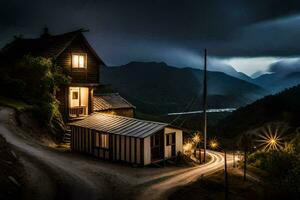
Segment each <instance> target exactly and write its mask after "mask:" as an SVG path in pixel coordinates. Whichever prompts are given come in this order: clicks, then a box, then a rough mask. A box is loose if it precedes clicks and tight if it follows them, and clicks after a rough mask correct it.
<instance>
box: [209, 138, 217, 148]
mask: <svg viewBox="0 0 300 200" xmlns="http://www.w3.org/2000/svg"><path fill="white" fill-rule="evenodd" d="M209 146H210V148H212V149H216V148H218V146H219V144H218V141H217V139H215V138H214V139H212V140H210V142H209Z"/></svg>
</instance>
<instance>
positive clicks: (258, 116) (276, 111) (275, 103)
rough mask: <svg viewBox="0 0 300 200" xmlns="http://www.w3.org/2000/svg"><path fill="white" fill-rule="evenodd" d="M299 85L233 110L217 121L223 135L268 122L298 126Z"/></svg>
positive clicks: (299, 106) (239, 132)
mask: <svg viewBox="0 0 300 200" xmlns="http://www.w3.org/2000/svg"><path fill="white" fill-rule="evenodd" d="M299 99H300V85H298V86H295V87H292V88H290V89H286V90H284V91H283V92H280V93H277V94H275V95H270V96H266V97H264V98H262V99H260V100H257V101H255V102H254V103H252V104H250V105H248V106H246V107H242V108H240V109H238V110H237V111H235V112H233V113H232V114H231V115H230V116H228V117H226V118H225V119H224V120H222V121H221V122H220V123H219V126H218V127H217V130H218V132H219V134H222V135H223V136H225V135H226V136H229V137H231V136H236V135H239V134H241V133H243V132H245V131H247V130H251V129H254V128H257V127H260V126H262V125H263V124H265V123H269V122H286V123H288V124H289V125H290V126H291V127H298V126H300V121H299V116H300V101H299Z"/></svg>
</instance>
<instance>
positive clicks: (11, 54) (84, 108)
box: [2, 29, 105, 121]
mask: <svg viewBox="0 0 300 200" xmlns="http://www.w3.org/2000/svg"><path fill="white" fill-rule="evenodd" d="M83 32H84V30H83V29H80V30H76V31H73V32H68V33H64V34H61V35H50V34H49V33H48V29H45V30H44V33H43V34H42V35H41V37H39V38H35V39H23V38H17V39H15V40H14V41H13V42H11V43H10V44H8V45H6V46H5V47H4V48H3V49H2V54H3V55H4V56H5V57H6V59H7V60H12V61H15V60H17V59H20V58H21V57H22V56H24V55H26V54H30V55H32V56H42V57H46V58H51V59H52V60H53V62H54V63H55V64H57V65H59V66H61V67H63V69H64V70H65V72H66V73H67V74H68V75H69V76H70V77H71V78H72V79H71V84H70V85H68V86H67V87H65V88H60V91H59V92H58V93H57V94H56V98H57V99H58V100H59V102H60V111H61V113H62V114H63V116H64V118H65V120H67V121H69V120H72V119H78V118H81V117H85V116H88V115H89V114H91V113H93V90H94V89H95V88H96V87H98V86H99V85H100V84H99V83H100V80H99V77H100V76H99V75H100V74H99V71H100V67H101V66H103V65H105V64H104V62H103V61H102V60H101V58H100V57H99V56H98V55H97V53H96V52H95V50H94V49H93V48H92V47H91V45H90V44H89V43H88V41H87V40H86V38H85V36H84V35H83Z"/></svg>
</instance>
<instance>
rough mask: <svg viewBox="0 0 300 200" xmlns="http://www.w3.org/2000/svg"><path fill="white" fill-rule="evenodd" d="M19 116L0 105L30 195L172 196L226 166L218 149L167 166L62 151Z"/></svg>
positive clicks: (2, 129)
mask: <svg viewBox="0 0 300 200" xmlns="http://www.w3.org/2000/svg"><path fill="white" fill-rule="evenodd" d="M14 115H15V113H14V111H13V110H12V109H9V108H3V107H2V108H0V134H1V135H2V136H3V137H5V138H6V140H7V141H8V143H10V144H11V146H12V148H13V150H14V151H16V153H17V154H18V155H19V156H20V160H21V162H22V164H23V165H24V168H25V171H26V174H27V180H28V183H27V188H28V189H27V190H26V191H27V192H26V193H24V197H25V199H31V200H34V199H39V200H40V199H45V200H48V199H95V200H96V199H97V200H99V199H118V200H119V199H143V200H147V199H167V198H168V195H169V194H171V193H172V192H173V191H174V190H175V189H176V188H177V187H178V186H182V185H186V184H189V183H191V182H193V181H195V180H197V179H198V178H199V177H200V176H204V177H205V176H207V175H209V174H212V173H214V172H216V171H219V170H221V169H222V168H223V163H224V158H223V155H222V154H221V153H219V152H213V151H208V154H209V155H210V156H211V160H210V161H209V162H208V163H206V164H204V165H201V166H195V167H176V166H169V167H165V168H151V167H144V168H141V167H139V168H134V167H131V166H129V165H126V164H120V163H113V162H108V161H102V160H98V159H95V158H92V157H87V156H84V155H79V154H73V153H71V152H65V151H60V150H59V149H57V148H54V147H53V146H52V145H50V144H49V145H48V146H47V145H45V142H44V143H40V142H39V141H38V140H36V139H35V138H33V137H31V136H30V135H28V134H27V133H26V132H24V131H23V130H21V129H20V128H19V127H18V126H17V124H16V123H15V121H14V119H15V116H14ZM228 163H229V164H230V163H232V159H228ZM28 191H29V192H28Z"/></svg>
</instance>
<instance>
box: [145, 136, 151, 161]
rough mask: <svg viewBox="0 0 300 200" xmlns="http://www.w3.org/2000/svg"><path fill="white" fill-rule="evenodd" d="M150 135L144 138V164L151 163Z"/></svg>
mask: <svg viewBox="0 0 300 200" xmlns="http://www.w3.org/2000/svg"><path fill="white" fill-rule="evenodd" d="M150 142H151V136H149V137H146V138H144V164H145V165H148V164H150V163H151V144H150Z"/></svg>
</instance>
